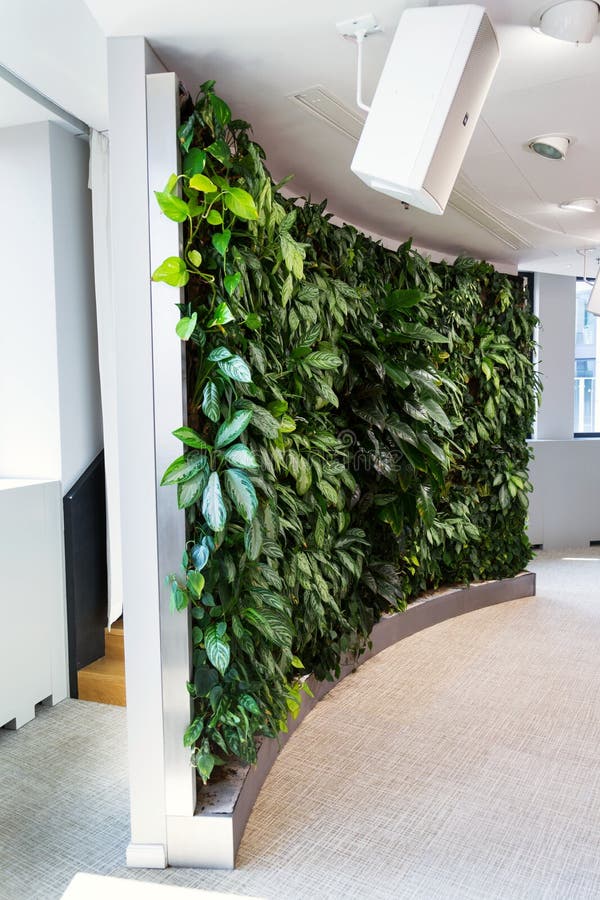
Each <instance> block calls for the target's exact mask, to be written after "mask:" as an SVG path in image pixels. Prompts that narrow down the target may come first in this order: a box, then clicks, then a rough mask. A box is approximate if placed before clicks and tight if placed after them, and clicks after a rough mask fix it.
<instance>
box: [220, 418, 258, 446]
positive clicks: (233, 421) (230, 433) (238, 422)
mask: <svg viewBox="0 0 600 900" xmlns="http://www.w3.org/2000/svg"><path fill="white" fill-rule="evenodd" d="M251 419H252V410H251V409H241V410H238V411H237V412H234V413H233V415H232V416H230V417H229V418H228V419H226V420H225V421H224V422H223V424H222V425H221V427H220V428H219V430H218V431H217V436H216V438H215V448H216V449H217V450H220V449H221V447H226V446H227V445H228V444H231V443H232V442H233V441H235V439H236V438H237V437H239V436H240V434H241V433H242V432H243V431H245V430H246V428H247V427H248V423H249V422H250V420H251Z"/></svg>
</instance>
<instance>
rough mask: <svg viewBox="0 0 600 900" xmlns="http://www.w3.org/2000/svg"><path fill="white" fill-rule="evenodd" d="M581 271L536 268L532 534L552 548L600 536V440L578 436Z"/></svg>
mask: <svg viewBox="0 0 600 900" xmlns="http://www.w3.org/2000/svg"><path fill="white" fill-rule="evenodd" d="M575 283H576V280H575V277H571V276H564V275H546V274H539V273H536V275H535V281H534V298H535V306H536V313H537V315H538V317H539V319H540V322H541V324H540V328H539V334H538V340H539V344H540V347H539V371H540V375H541V378H542V384H543V387H544V393H543V395H542V404H541V406H540V409H539V411H538V417H537V424H536V440H534V441H531V443H530V446H531V449H532V450H533V454H534V458H533V460H532V462H531V465H530V469H529V475H530V480H531V483H532V484H533V494H532V496H531V501H530V508H529V525H528V535H529V540H530V541H531V543H532V544H543V546H544V548H545V549H547V550H553V549H561V548H566V547H577V546H579V547H585V546H588V545H589V542H590V541H597V540H600V465H599V463H600V440H594V439H582V438H573V428H574V422H573V416H574V410H573V403H574V399H573V398H574V377H575V314H576V307H575Z"/></svg>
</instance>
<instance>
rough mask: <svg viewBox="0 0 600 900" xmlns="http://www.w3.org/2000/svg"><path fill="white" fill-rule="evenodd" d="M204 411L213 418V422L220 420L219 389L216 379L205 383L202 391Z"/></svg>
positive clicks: (208, 416)
mask: <svg viewBox="0 0 600 900" xmlns="http://www.w3.org/2000/svg"><path fill="white" fill-rule="evenodd" d="M202 412H203V413H204V415H205V416H206V417H207V418H209V419H210V420H211V422H218V421H219V414H220V407H219V389H218V387H217V385H216V384H215V383H214V381H207V382H206V384H205V385H204V391H203V393H202Z"/></svg>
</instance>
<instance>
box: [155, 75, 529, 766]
mask: <svg viewBox="0 0 600 900" xmlns="http://www.w3.org/2000/svg"><path fill="white" fill-rule="evenodd" d="M249 130H250V129H249V125H248V124H247V123H246V122H243V121H240V120H233V119H232V118H231V112H230V109H229V107H228V106H227V105H226V103H225V102H224V101H223V100H222V99H220V98H219V97H218V96H217V95H216V94H215V93H214V85H213V83H212V82H207V83H206V84H205V85H203V86H202V88H201V90H200V94H199V97H198V100H197V102H196V104H195V105H194V106H192V105H191V104H190V108H189V109H188V110H187V113H186V115H185V117H184V119H183V124H182V126H181V128H180V132H179V136H180V141H181V146H182V152H183V175H182V176H180V177H179V178H177V177H176V176H172V178H171V179H170V180H169V183H168V184H167V185H166V186H165V189H164V191H162V192H158V193H157V195H156V197H157V201H158V203H159V204H160V206H161V209H162V210H163V212H164V213H165V215H167V216H168V217H169V218H171V219H173V220H175V221H178V222H182V223H183V225H184V235H185V241H184V251H183V254H182V256H181V257H171V258H169V259H167V260H165V261H164V262H163V263H162V265H161V266H160V267H159V268H158V269H157V270H156V271H155V272H154V275H153V277H154V279H155V280H162V281H165V282H166V283H167V284H170V285H173V286H176V287H181V286H185V303H184V304H182V306H181V319H180V322H179V324H178V328H177V333H178V336H179V338H180V339H181V340H184V341H185V342H186V346H187V367H188V373H187V383H188V400H189V413H188V424H187V425H186V426H184V427H182V428H179V429H177V431H176V432H175V434H176V435H177V437H178V438H180V440H181V441H182V455H181V456H180V457H178V458H177V459H176V460H174V462H173V463H172V464H171V465H170V466H169V468H168V469H167V471H166V472H165V474H164V477H163V484H166V485H177V497H178V502H179V505H180V507H182V508H185V509H186V515H187V537H188V542H187V546H186V547H185V548H182V550H183V551H184V552H183V561H182V570H181V572H178V573H174V574H173V576H172V578H171V597H172V604H173V607H174V608H175V609H188V608H191V616H192V622H193V631H192V636H193V648H194V649H193V663H194V679H193V681H192V682H190V683H189V684H188V690H189V692H190V694H191V696H192V697H193V698H194V707H195V715H194V718H193V721H192V722H191V724H190V726H189V728H188V730H187V732H186V734H185V737H184V740H185V743H186V744H188V745H189V746H190V747H191V750H192V756H193V762H194V764H195V765H196V767H197V770H198V772H199V774H200V776H201V777H202V779H203V780H204V781H206V780H207V779H208V778H209V777H210V776H211V773H212V771H213V768H214V766H215V765H218V764H220V763H221V762H223V761H224V760H226V759H227V758H230V757H231V756H235V757H238V758H240V759H242V760H245V761H249V762H252V761H254V759H255V758H256V738H257V737H258V736H260V735H267V736H276V735H277V734H278V733H279V732H280V731H281V730H285V728H286V720H287V717H288V715H289V714H290V713H291V714H292V715H294V714H295V713H296V712H297V711H298V709H299V707H300V703H301V697H302V690H303V684H304V682H303V681H302V679H301V677H300V676H302V675H303V674H305V673H306V672H313V673H315V674H316V676H317V677H318V678H321V679H327V678H332V677H333V676H334V675H335V673H336V672H337V671H338V670H339V665H340V659H341V658H342V656H343V655H344V654H347V653H355V654H358V653H360V651H361V648H363V647H364V646H365V645H366V642H367V641H368V635H369V632H370V630H371V628H372V626H373V624H374V623H375V622H376V621H377V620H378V618H379V617H380V616H381V615H382V614H383V613H385V612H387V611H389V610H397V609H402V608H404V607H405V606H406V605H407V604H408V603H410V601H411V600H412V599H414V598H415V597H417V596H419V595H420V594H422V593H423V592H424V591H427V590H431V589H433V588H436V587H438V586H439V585H442V584H455V583H468V582H472V581H477V580H483V579H489V578H502V577H507V576H512V575H514V574H516V573H517V572H519V571H520V570H522V569H523V567H524V566H525V565H526V563H527V561H528V560H529V558H530V548H529V543H528V541H527V538H526V534H525V521H526V514H527V494H528V491H529V490H530V485H529V483H528V480H527V465H528V449H527V445H526V439H527V437H528V436H529V434H530V431H531V427H532V421H533V416H534V411H535V398H536V392H537V381H536V376H535V372H534V369H533V366H532V362H531V351H532V333H533V324H534V319H533V316H532V315H531V313H530V312H529V310H528V306H527V302H526V296H525V294H524V292H523V290H522V287H521V284H520V282H519V281H518V280H517V279H514V278H509V277H507V276H505V275H501V274H499V273H498V272H496V271H495V270H494V268H493V267H492V266H490V265H488V264H487V263H481V262H475V261H473V260H471V259H459V260H457V261H456V263H454V264H453V265H446V264H441V265H433V264H432V263H430V262H429V261H428V260H427V259H425V258H423V257H422V256H420V255H419V254H418V253H416V252H415V251H414V250H412V249H411V246H410V242H408V243H406V244H403V245H402V246H401V247H399V249H398V250H397V251H395V252H392V251H389V250H386V249H385V248H383V247H382V246H381V245H380V244H377V243H374V242H373V241H371V240H369V239H368V238H366V237H365V236H364V235H362V234H360V233H359V232H358V231H357V230H356V229H354V228H352V227H350V226H344V227H342V228H338V227H335V226H334V225H332V224H331V223H330V222H329V221H328V216H327V215H326V214H325V213H324V204H322V205H315V204H313V203H310V202H305V203H304V204H302V205H296V204H294V203H293V202H291V201H289V200H285V199H283V197H282V196H281V194H280V193H279V192H278V189H279V188H280V187H281V185H275V184H274V183H273V181H272V179H271V177H270V175H269V172H268V170H267V168H265V163H264V154H263V152H262V150H261V148H260V147H259V146H258V145H257V144H255V143H254V142H253V141H252V140H251V138H250V134H249ZM175 339H177V338H176V337H175V336H174V340H175ZM174 424H176V423H174Z"/></svg>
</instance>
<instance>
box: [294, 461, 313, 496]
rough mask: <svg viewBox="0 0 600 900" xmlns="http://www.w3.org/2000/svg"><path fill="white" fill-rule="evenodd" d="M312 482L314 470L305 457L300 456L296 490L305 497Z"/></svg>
mask: <svg viewBox="0 0 600 900" xmlns="http://www.w3.org/2000/svg"><path fill="white" fill-rule="evenodd" d="M311 484H312V472H311V468H310V465H309V464H308V462H307V461H306V460H305V459H304V457H303V456H301V457H300V460H299V463H298V478H297V479H296V492H297V493H298V494H299V495H300V496H301V497H303V496H304V494H306V492H307V491H308V489H309V488H310V486H311Z"/></svg>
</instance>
